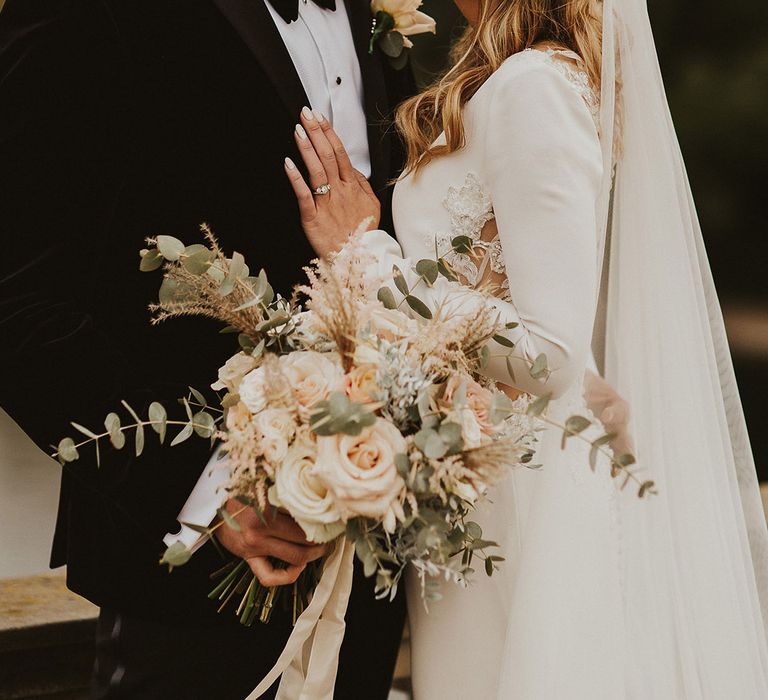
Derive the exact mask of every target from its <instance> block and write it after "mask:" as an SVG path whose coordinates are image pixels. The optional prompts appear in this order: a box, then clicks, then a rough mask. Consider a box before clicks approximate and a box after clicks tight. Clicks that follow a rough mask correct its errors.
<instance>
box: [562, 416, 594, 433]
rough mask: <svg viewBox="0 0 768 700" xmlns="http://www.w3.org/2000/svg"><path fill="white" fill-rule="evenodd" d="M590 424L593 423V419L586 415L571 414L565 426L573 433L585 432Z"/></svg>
mask: <svg viewBox="0 0 768 700" xmlns="http://www.w3.org/2000/svg"><path fill="white" fill-rule="evenodd" d="M590 425H592V421H591V420H589V418H585V417H584V416H570V417H569V418H568V419H567V420H566V421H565V427H566V429H567V430H568V432H569V433H571V434H572V435H578V434H579V433H583V432H584V431H585V430H586V429H587V428H588V427H589V426H590Z"/></svg>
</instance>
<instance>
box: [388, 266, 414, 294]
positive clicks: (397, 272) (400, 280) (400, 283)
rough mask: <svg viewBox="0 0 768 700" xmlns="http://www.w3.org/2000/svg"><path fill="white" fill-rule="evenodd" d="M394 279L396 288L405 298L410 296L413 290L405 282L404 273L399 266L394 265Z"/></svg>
mask: <svg viewBox="0 0 768 700" xmlns="http://www.w3.org/2000/svg"><path fill="white" fill-rule="evenodd" d="M392 279H393V280H394V282H395V287H397V288H398V290H400V293H401V294H402V295H403V296H407V295H408V294H410V292H411V290H410V289H409V288H408V283H407V282H406V281H405V277H404V276H403V271H402V270H401V269H400V268H399V267H398V266H397V265H392Z"/></svg>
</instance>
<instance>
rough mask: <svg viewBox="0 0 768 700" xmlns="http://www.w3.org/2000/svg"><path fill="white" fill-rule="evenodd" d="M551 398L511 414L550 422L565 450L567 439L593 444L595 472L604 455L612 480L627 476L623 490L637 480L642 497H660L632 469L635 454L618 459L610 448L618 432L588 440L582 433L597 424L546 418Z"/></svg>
mask: <svg viewBox="0 0 768 700" xmlns="http://www.w3.org/2000/svg"><path fill="white" fill-rule="evenodd" d="M550 398H551V395H550V394H547V395H545V396H542V397H539V399H537V401H534V403H533V404H531V405H530V406H529V408H528V411H526V412H523V411H510V414H516V415H528V416H532V417H533V418H535V419H536V420H538V421H541V422H542V423H546V424H547V425H550V426H552V427H555V428H558V429H559V430H561V431H562V432H563V437H562V442H561V446H562V448H563V449H564V448H565V443H566V440H568V439H569V438H571V437H575V438H577V439H578V440H581V441H582V442H583V443H585V444H587V445H589V446H590V455H589V465H590V467H591V468H592V470H593V471H594V469H595V465H596V460H597V455H598V454H601V455H603V456H604V457H606V458H607V459H608V460H609V461H610V464H611V477H613V478H615V477H617V476H618V475H619V474H621V473H623V474H624V475H625V481H624V484H623V485H622V488H624V486H626V484H627V483H629V482H630V481H634V482H635V483H636V484H637V485H638V494H637V495H638V497H639V498H643V497H645V496H646V495H650V496H655V495H657V494H658V491H657V490H656V484H655V482H653V481H651V480H642V479H640V478H638V476H637V475H636V474H635V472H634V471H633V470H632V469H630V468H629V467H631V465H633V464H635V463H636V459H635V457H634V455H632V454H629V453H626V454H622V455H618V456H616V455H615V454H614V453H613V450H609V449H608V448H607V447H606V445H608V444H609V443H610V441H611V440H613V438H615V437H616V435H615V434H614V433H605V434H604V435H601V436H600V437H599V438H596V439H595V440H590V439H589V438H587V437H585V436H584V435H583V434H582V433H583V431H584V430H586V429H587V428H588V427H590V426H592V425H595V422H594V421H591V420H590V419H589V418H585V417H584V416H571V417H570V418H568V419H567V420H566V422H565V424H562V423H560V422H559V421H555V420H553V419H551V418H549V417H547V416H546V415H543V412H544V410H545V409H546V406H547V404H548V403H549V400H550ZM537 403H538V405H537ZM531 409H533V410H531Z"/></svg>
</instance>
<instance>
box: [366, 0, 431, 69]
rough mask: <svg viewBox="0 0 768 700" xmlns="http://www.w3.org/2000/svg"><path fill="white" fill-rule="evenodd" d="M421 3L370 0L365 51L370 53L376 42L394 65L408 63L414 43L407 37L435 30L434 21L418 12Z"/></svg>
mask: <svg viewBox="0 0 768 700" xmlns="http://www.w3.org/2000/svg"><path fill="white" fill-rule="evenodd" d="M421 4H422V3H421V0H371V12H372V13H373V23H372V26H371V43H370V46H369V49H368V52H369V53H373V49H374V47H375V46H376V44H378V45H379V48H381V50H382V51H383V52H384V54H385V55H386V56H388V57H389V59H390V62H391V63H392V65H393V66H394V67H395V68H397V69H400V68H403V67H404V66H405V64H406V63H407V62H408V49H410V48H411V47H412V46H413V43H412V42H411V40H410V39H409V38H408V37H409V36H414V35H416V34H426V33H427V32H431V33H432V34H434V33H435V26H436V25H435V20H434V19H432V18H431V17H430V16H429V15H427V14H424V13H423V12H420V11H419V7H421Z"/></svg>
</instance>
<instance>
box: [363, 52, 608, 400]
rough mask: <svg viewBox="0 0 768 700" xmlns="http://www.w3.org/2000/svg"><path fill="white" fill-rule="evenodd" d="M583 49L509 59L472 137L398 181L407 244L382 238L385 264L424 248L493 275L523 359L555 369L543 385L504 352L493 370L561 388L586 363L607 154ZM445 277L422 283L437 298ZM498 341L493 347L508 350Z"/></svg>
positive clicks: (486, 90) (469, 118)
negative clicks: (456, 245) (511, 364)
mask: <svg viewBox="0 0 768 700" xmlns="http://www.w3.org/2000/svg"><path fill="white" fill-rule="evenodd" d="M577 60H578V57H576V56H575V54H570V53H568V52H557V51H539V50H527V51H523V52H521V53H518V54H515V55H513V56H511V57H510V58H509V59H507V60H506V61H505V62H504V64H502V66H501V67H500V68H499V69H498V70H497V71H496V72H495V73H494V74H493V75H492V76H491V77H490V78H489V79H488V80H487V81H486V82H485V83H484V84H483V85H482V86H481V88H480V89H479V90H478V91H477V92H476V93H475V95H474V96H473V97H472V98H471V99H470V100H469V102H468V103H467V105H466V106H465V108H464V125H465V137H466V138H465V141H466V145H465V146H464V147H463V148H461V149H459V150H456V151H454V152H452V153H449V154H447V155H441V156H439V157H437V158H434V159H432V160H431V161H430V162H428V163H427V164H425V165H424V167H423V168H421V169H419V170H418V171H417V172H416V173H411V174H407V175H405V176H403V177H402V178H401V180H400V181H399V182H398V183H397V185H396V187H395V192H394V199H393V216H394V222H395V232H396V236H397V241H398V243H399V247H398V246H394V247H391V246H392V245H394V244H393V242H392V241H391V239H388V238H387V237H386V236H385V237H383V238H380V239H379V240H378V242H374V243H373V246H374V247H376V245H378V246H379V250H378V254H379V259H380V262H381V263H382V265H383V271H384V272H385V273H386V272H389V271H391V266H392V264H393V261H394V260H398V259H399V260H400V261H402V262H403V264H402V267H403V268H404V269H405V270H410V271H411V272H413V268H414V266H415V263H416V262H417V261H418V260H420V259H423V258H429V259H433V260H434V259H435V257H436V256H441V255H447V257H448V259H449V260H450V262H451V263H452V264H453V267H454V269H455V271H457V272H458V273H459V274H460V277H461V281H462V282H463V283H465V284H466V285H469V286H475V285H476V284H477V283H478V282H479V281H481V278H482V281H485V275H491V277H492V278H493V277H494V276H495V278H493V279H492V280H491V282H492V284H493V285H494V288H495V292H494V294H495V297H496V299H497V300H498V301H494V302H493V304H494V306H496V307H497V309H498V312H499V316H500V318H501V319H503V321H504V322H505V323H509V324H510V326H512V325H514V327H515V330H514V331H513V332H511V333H510V334H509V340H511V341H512V342H513V343H514V344H515V352H516V354H517V359H519V360H522V361H523V362H524V363H527V364H529V365H530V364H531V363H533V361H534V359H535V358H537V357H538V356H540V355H542V354H543V355H545V356H546V358H547V364H548V366H549V368H550V370H551V373H550V375H549V380H548V382H547V386H546V388H544V389H542V386H541V385H540V384H539V383H538V382H531V381H530V378H529V377H527V376H526V375H527V372H522V373H520V372H518V373H515V375H516V376H515V377H514V380H510V372H509V371H507V369H506V365H505V360H503V359H497V360H496V363H497V364H496V365H494V360H493V359H492V361H491V363H490V371H489V375H490V376H491V378H493V379H494V380H496V381H500V382H504V383H508V384H514V385H515V386H518V387H519V388H521V389H523V390H525V391H529V392H532V393H543V391H552V392H553V394H554V395H555V396H559V395H562V394H563V393H564V392H565V391H566V390H567V389H568V388H569V387H570V386H572V384H573V382H575V381H578V379H579V378H580V377H581V376H582V375H583V371H584V367H585V366H586V364H587V362H588V358H589V356H590V340H591V333H592V326H593V323H594V316H595V307H596V301H597V264H596V261H597V255H596V250H597V245H598V240H599V237H598V224H597V216H596V207H597V202H598V198H599V192H600V186H601V180H602V154H601V149H600V142H599V137H598V129H597V124H596V113H597V107H596V101H595V99H594V95H593V93H592V91H591V90H590V89H589V87H588V85H589V83H588V81H587V80H586V76H585V75H584V74H583V72H582V71H581V70H580V68H579V65H578V63H577V62H576V61H577ZM441 140H443V141H444V137H443V136H440V137H439V138H438V140H437V141H436V143H440V141H441ZM456 236H467V237H468V238H470V239H471V240H472V243H473V246H474V248H473V250H472V253H473V255H464V254H460V253H456V252H451V240H452V239H453V238H454V237H456ZM374 238H375V235H374V236H371V240H372V241H373V239H374ZM403 258H405V259H406V260H405V261H403ZM397 264H398V265H400V263H399V262H398V263H397ZM444 282H446V281H445V280H442V279H441V280H438V284H437V285H436V287H435V288H434V289H429V290H424V291H425V294H426V295H427V296H429V297H432V298H433V299H432V301H433V302H434V303H438V301H439V298H440V297H441V295H443V294H444V293H450V292H449V291H447V288H448V287H449V286H450V285H447V286H446V285H443V283H444ZM443 287H446V289H443ZM395 293H397V291H396V290H395ZM468 308H469V307H468ZM469 313H471V310H470V311H469ZM496 350H497V351H498V352H494V348H491V357H492V358H502V357H504V356H506V354H507V353H506V352H505V353H503V354H502V353H501V352H500V348H496Z"/></svg>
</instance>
